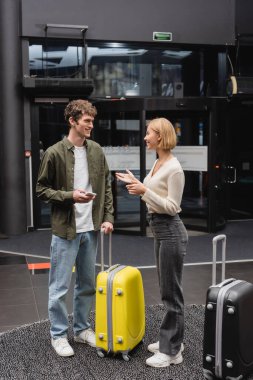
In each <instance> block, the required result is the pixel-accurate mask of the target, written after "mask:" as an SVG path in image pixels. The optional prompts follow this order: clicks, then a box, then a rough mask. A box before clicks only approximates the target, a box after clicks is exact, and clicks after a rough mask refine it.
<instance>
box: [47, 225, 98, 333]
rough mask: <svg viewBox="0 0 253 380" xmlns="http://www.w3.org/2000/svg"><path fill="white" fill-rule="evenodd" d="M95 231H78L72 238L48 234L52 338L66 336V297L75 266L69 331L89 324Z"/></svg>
mask: <svg viewBox="0 0 253 380" xmlns="http://www.w3.org/2000/svg"><path fill="white" fill-rule="evenodd" d="M97 244H98V232H96V231H89V232H83V233H78V234H77V236H76V238H75V239H74V240H66V239H63V238H60V237H58V236H55V235H53V236H52V242H51V268H50V272H49V301H48V312H49V319H50V322H51V329H50V333H51V336H52V338H58V337H66V336H67V331H68V312H67V306H66V296H67V293H68V290H69V287H70V283H71V277H72V269H73V266H74V265H75V266H76V281H75V288H74V300H73V330H74V334H75V335H78V333H80V332H81V331H82V330H85V329H87V328H89V327H90V323H89V321H88V320H89V315H90V311H91V308H92V305H93V300H94V294H95V292H96V288H95V263H96V256H97Z"/></svg>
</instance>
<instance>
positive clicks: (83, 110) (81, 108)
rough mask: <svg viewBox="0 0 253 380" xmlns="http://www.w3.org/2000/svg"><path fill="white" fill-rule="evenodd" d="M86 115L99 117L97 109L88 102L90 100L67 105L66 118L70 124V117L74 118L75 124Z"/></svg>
mask: <svg viewBox="0 0 253 380" xmlns="http://www.w3.org/2000/svg"><path fill="white" fill-rule="evenodd" d="M84 114H87V115H89V116H92V117H95V116H96V115H97V110H96V107H94V106H93V105H92V104H91V103H90V102H88V100H83V99H77V100H72V101H71V102H69V103H68V104H67V106H66V108H65V110H64V117H65V120H66V121H67V123H68V124H69V118H70V117H73V119H74V120H75V122H77V121H78V120H79V119H80V118H81V117H82V115H84ZM69 126H70V124H69Z"/></svg>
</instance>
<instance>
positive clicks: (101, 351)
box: [97, 350, 105, 358]
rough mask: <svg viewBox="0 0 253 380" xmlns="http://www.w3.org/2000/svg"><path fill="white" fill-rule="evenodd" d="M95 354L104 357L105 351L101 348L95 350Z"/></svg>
mask: <svg viewBox="0 0 253 380" xmlns="http://www.w3.org/2000/svg"><path fill="white" fill-rule="evenodd" d="M97 354H98V356H99V357H100V358H104V357H105V352H104V351H103V350H97Z"/></svg>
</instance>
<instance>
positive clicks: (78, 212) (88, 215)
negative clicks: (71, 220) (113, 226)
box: [74, 146, 94, 233]
mask: <svg viewBox="0 0 253 380" xmlns="http://www.w3.org/2000/svg"><path fill="white" fill-rule="evenodd" d="M74 155H75V171H74V189H79V190H80V189H81V190H85V191H92V187H91V184H90V180H89V171H88V162H87V155H86V148H85V147H84V146H81V147H79V146H75V149H74ZM92 203H93V201H90V202H88V203H75V216H76V232H77V233H79V232H87V231H93V230H94V225H93V221H92Z"/></svg>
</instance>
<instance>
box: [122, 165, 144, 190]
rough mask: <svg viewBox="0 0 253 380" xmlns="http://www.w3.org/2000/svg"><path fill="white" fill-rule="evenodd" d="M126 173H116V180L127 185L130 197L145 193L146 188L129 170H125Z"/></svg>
mask: <svg viewBox="0 0 253 380" xmlns="http://www.w3.org/2000/svg"><path fill="white" fill-rule="evenodd" d="M126 172H127V173H116V177H117V179H118V180H120V181H122V182H125V183H127V186H126V188H127V190H128V192H129V194H132V195H142V194H144V193H145V192H146V190H147V188H146V187H145V186H144V185H143V183H142V182H141V181H139V180H138V179H137V178H136V177H135V176H134V175H133V173H132V172H130V170H127V169H126Z"/></svg>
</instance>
